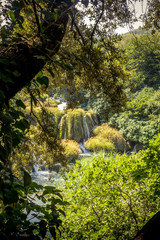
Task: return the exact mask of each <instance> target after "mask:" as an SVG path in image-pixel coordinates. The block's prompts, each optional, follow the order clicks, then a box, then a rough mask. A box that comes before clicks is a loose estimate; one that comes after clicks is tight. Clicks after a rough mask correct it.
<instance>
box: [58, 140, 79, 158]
mask: <svg viewBox="0 0 160 240" xmlns="http://www.w3.org/2000/svg"><path fill="white" fill-rule="evenodd" d="M62 146H63V148H64V156H65V157H66V159H67V161H68V162H71V161H73V160H75V159H77V158H78V156H79V153H80V150H79V144H78V143H77V142H76V141H74V140H67V139H63V140H62Z"/></svg>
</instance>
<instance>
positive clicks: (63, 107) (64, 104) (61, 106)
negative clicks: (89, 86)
mask: <svg viewBox="0 0 160 240" xmlns="http://www.w3.org/2000/svg"><path fill="white" fill-rule="evenodd" d="M66 108H67V103H66V102H62V103H60V104H58V109H59V110H61V111H63V110H64V109H66Z"/></svg>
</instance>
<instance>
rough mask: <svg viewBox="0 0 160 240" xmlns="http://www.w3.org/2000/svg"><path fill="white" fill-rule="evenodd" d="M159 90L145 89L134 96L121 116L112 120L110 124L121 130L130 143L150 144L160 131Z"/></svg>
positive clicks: (115, 116)
mask: <svg viewBox="0 0 160 240" xmlns="http://www.w3.org/2000/svg"><path fill="white" fill-rule="evenodd" d="M159 93H160V91H159V90H157V91H156V90H154V89H153V88H144V89H142V90H141V91H139V92H136V93H135V94H134V95H133V99H132V100H131V101H130V102H128V103H127V105H126V108H125V109H124V110H123V112H121V113H120V114H119V115H118V114H116V115H114V116H113V117H111V118H110V124H111V125H112V126H116V127H117V128H119V129H120V133H121V134H123V135H124V136H125V138H126V139H127V140H128V141H133V142H138V143H141V144H142V145H143V146H144V147H146V146H147V144H148V139H151V138H152V137H153V136H154V135H155V134H158V133H159V131H160V129H159V126H160V125H159Z"/></svg>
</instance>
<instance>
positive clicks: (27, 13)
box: [25, 9, 33, 17]
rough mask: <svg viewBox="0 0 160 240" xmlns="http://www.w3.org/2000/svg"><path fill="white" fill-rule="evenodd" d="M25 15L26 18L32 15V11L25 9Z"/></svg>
mask: <svg viewBox="0 0 160 240" xmlns="http://www.w3.org/2000/svg"><path fill="white" fill-rule="evenodd" d="M25 14H26V17H30V16H31V15H32V14H33V11H32V9H26V10H25Z"/></svg>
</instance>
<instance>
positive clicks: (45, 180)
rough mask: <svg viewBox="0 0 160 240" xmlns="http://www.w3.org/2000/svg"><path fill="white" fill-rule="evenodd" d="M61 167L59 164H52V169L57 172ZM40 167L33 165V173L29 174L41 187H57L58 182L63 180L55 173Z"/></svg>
mask: <svg viewBox="0 0 160 240" xmlns="http://www.w3.org/2000/svg"><path fill="white" fill-rule="evenodd" d="M60 167H61V164H60V163H57V164H54V165H53V169H55V170H58V169H59V168H60ZM41 169H42V166H41V165H38V164H35V165H34V166H33V172H32V173H31V177H32V180H33V181H34V182H36V183H38V184H41V185H47V186H48V185H57V184H58V182H60V181H63V178H62V176H61V175H60V174H58V173H57V171H54V170H49V169H44V170H41Z"/></svg>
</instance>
